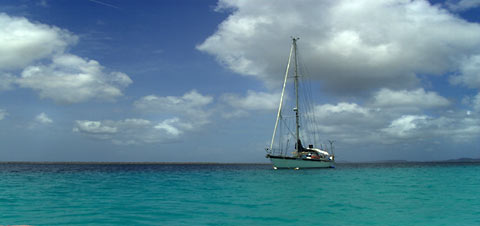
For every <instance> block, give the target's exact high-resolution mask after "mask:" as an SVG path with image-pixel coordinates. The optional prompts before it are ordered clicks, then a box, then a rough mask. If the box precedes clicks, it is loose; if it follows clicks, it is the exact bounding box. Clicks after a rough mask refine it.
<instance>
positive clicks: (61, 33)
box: [0, 13, 132, 103]
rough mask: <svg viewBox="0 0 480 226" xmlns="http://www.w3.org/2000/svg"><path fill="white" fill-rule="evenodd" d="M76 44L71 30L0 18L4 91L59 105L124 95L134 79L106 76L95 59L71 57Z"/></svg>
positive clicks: (0, 15) (0, 71) (0, 87)
mask: <svg viewBox="0 0 480 226" xmlns="http://www.w3.org/2000/svg"><path fill="white" fill-rule="evenodd" d="M77 39H78V38H77V36H75V35H73V34H72V33H70V32H69V31H67V30H63V29H60V28H57V27H54V26H49V25H45V24H41V23H34V22H31V21H29V20H27V19H26V18H23V17H11V16H8V15H7V14H5V13H0V43H1V45H0V91H3V90H9V89H13V85H14V84H15V85H18V86H20V87H23V88H31V89H33V90H35V91H37V92H38V93H39V95H40V97H42V98H50V99H53V100H55V101H56V102H60V103H78V102H84V101H88V100H92V99H97V100H107V101H111V100H114V99H115V98H117V97H119V96H121V95H122V89H123V88H125V87H127V86H128V85H129V84H130V83H132V80H131V79H130V78H129V77H128V76H127V75H126V74H124V73H121V72H105V71H104V68H103V67H102V66H101V65H100V63H98V62H97V61H95V60H88V59H84V58H81V57H79V56H76V55H73V54H69V53H67V52H66V50H67V49H68V47H69V46H70V45H74V44H75V43H76V42H77ZM50 60H51V61H52V62H51V63H50V64H48V65H46V64H45V63H46V62H49V61H50ZM40 62H41V63H40ZM17 70H23V71H22V73H21V77H17V76H13V75H12V74H10V73H7V71H12V72H14V71H17ZM60 94H61V95H60Z"/></svg>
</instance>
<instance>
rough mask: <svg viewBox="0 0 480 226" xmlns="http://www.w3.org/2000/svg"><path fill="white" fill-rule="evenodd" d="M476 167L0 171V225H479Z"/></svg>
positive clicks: (21, 167)
mask: <svg viewBox="0 0 480 226" xmlns="http://www.w3.org/2000/svg"><path fill="white" fill-rule="evenodd" d="M479 192H480V164H478V163H477V164H474V163H463V164H451V163H408V164H339V165H337V168H335V169H325V170H276V171H275V170H272V169H271V166H269V165H174V164H172V165H161V164H151V165H148V164H105V165H102V164H77V165H75V164H0V225H19V224H29V225H480V194H479Z"/></svg>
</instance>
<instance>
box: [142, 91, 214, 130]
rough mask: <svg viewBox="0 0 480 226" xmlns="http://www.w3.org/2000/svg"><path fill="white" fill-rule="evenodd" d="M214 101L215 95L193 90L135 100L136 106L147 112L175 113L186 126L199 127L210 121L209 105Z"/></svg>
mask: <svg viewBox="0 0 480 226" xmlns="http://www.w3.org/2000/svg"><path fill="white" fill-rule="evenodd" d="M212 102H213V97H211V96H207V95H202V94H200V93H198V92H197V91H196V90H192V91H190V92H187V93H185V94H184V95H183V96H156V95H149V96H145V97H142V98H140V99H139V100H137V101H135V103H134V106H135V108H136V109H138V110H140V111H142V112H146V113H156V114H159V115H164V116H171V115H175V116H176V117H179V118H181V120H180V121H182V123H183V124H184V126H185V127H188V126H190V127H199V126H202V125H205V124H207V123H208V122H209V117H210V114H211V111H210V110H209V109H208V108H207V107H208V105H209V104H211V103H212Z"/></svg>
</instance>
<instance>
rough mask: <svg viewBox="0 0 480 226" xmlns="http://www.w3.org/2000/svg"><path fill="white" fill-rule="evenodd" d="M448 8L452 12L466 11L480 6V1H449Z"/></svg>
mask: <svg viewBox="0 0 480 226" xmlns="http://www.w3.org/2000/svg"><path fill="white" fill-rule="evenodd" d="M445 4H446V6H447V7H448V8H449V9H450V10H452V11H457V12H458V11H466V10H469V9H472V8H477V7H479V6H480V0H448V1H447V2H446V3H445Z"/></svg>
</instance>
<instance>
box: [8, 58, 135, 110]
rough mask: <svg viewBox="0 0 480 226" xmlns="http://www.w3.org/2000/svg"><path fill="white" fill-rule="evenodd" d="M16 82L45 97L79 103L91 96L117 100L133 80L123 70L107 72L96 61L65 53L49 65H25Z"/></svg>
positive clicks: (92, 97) (91, 97)
mask: <svg viewBox="0 0 480 226" xmlns="http://www.w3.org/2000/svg"><path fill="white" fill-rule="evenodd" d="M16 83H17V84H18V85H19V86H20V87H24V88H31V89H33V90H36V91H38V92H39V95H40V97H42V98H50V99H53V100H55V101H56V102H60V103H78V102H84V101H87V100H90V99H99V100H114V99H115V98H116V97H119V96H121V95H123V94H122V88H125V87H126V86H128V85H129V84H130V83H132V80H131V79H130V78H129V77H128V76H127V75H126V74H124V73H121V72H111V73H106V72H104V71H103V67H102V66H101V65H100V64H99V63H98V62H97V61H95V60H86V59H82V58H80V57H78V56H75V55H70V54H64V55H57V56H55V57H54V58H53V62H52V64H50V65H48V66H43V65H40V66H29V67H27V68H25V70H24V71H23V72H22V76H21V77H20V78H18V79H17V80H16ZM59 94H61V95H59Z"/></svg>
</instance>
